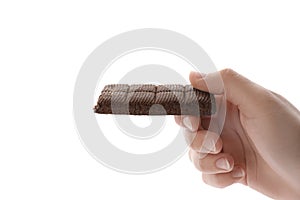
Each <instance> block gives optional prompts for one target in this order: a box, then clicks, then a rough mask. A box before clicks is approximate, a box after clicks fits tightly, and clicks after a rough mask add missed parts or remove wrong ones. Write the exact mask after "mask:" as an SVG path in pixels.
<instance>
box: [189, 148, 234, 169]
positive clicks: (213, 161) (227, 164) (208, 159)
mask: <svg viewBox="0 0 300 200" xmlns="http://www.w3.org/2000/svg"><path fill="white" fill-rule="evenodd" d="M190 158H191V160H192V162H193V164H194V166H195V167H196V169H198V170H199V171H201V172H203V173H206V174H217V173H227V172H230V171H231V170H232V169H233V166H234V160H233V158H232V156H231V155H230V154H227V153H219V154H216V155H212V154H208V155H206V156H204V157H202V155H201V153H198V152H196V151H194V150H190Z"/></svg>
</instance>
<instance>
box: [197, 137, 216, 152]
mask: <svg viewBox="0 0 300 200" xmlns="http://www.w3.org/2000/svg"><path fill="white" fill-rule="evenodd" d="M200 152H201V153H213V152H216V143H215V141H214V140H211V139H206V140H204V142H203V144H202V147H201V149H200Z"/></svg>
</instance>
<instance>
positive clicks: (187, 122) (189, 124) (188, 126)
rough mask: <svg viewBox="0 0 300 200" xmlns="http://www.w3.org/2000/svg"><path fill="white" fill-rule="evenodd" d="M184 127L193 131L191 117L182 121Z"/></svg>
mask: <svg viewBox="0 0 300 200" xmlns="http://www.w3.org/2000/svg"><path fill="white" fill-rule="evenodd" d="M182 123H183V125H184V126H185V127H186V128H188V129H189V130H190V131H193V126H192V122H191V120H190V118H189V117H184V118H183V120H182Z"/></svg>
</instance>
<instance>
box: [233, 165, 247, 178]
mask: <svg viewBox="0 0 300 200" xmlns="http://www.w3.org/2000/svg"><path fill="white" fill-rule="evenodd" d="M231 175H232V177H233V178H242V177H243V176H245V171H244V170H243V169H242V168H240V167H235V168H234V169H233V170H232V173H231Z"/></svg>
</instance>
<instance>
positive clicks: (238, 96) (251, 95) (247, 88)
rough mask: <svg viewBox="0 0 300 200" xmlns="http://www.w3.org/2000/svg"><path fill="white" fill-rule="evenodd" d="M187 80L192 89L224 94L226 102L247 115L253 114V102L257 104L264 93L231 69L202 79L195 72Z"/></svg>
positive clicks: (260, 88)
mask: <svg viewBox="0 0 300 200" xmlns="http://www.w3.org/2000/svg"><path fill="white" fill-rule="evenodd" d="M189 78H190V81H191V84H192V85H193V87H195V88H198V89H200V90H204V91H209V92H210V93H213V94H225V95H226V98H227V100H228V101H230V102H231V103H232V104H234V105H237V106H238V107H239V109H241V110H242V111H245V112H246V113H249V114H250V113H252V112H253V108H252V107H253V106H251V105H252V104H253V102H257V100H258V98H259V97H260V96H262V93H264V91H265V90H264V89H263V88H262V87H260V86H258V85H257V84H255V83H253V82H251V81H250V80H248V79H247V78H245V77H243V76H242V75H240V74H238V73H236V72H235V71H233V70H231V69H224V70H221V71H220V72H214V73H210V74H207V75H206V76H204V77H203V76H201V75H199V74H198V73H197V72H191V73H190V77H189ZM249 105H250V106H249Z"/></svg>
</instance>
